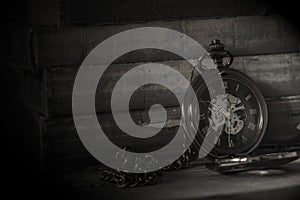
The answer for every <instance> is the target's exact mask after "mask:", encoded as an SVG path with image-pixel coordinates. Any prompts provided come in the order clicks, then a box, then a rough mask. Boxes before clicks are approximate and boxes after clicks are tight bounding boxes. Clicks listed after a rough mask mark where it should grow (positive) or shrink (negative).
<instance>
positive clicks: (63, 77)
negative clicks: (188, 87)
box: [47, 53, 300, 116]
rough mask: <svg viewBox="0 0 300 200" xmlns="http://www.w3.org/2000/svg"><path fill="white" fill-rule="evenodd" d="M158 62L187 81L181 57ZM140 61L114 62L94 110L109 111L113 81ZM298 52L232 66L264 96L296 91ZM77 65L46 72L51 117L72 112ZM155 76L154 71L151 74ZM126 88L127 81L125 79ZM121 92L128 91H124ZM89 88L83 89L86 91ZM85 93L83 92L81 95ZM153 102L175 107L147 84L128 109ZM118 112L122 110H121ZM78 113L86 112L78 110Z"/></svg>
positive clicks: (168, 95)
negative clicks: (249, 78)
mask: <svg viewBox="0 0 300 200" xmlns="http://www.w3.org/2000/svg"><path fill="white" fill-rule="evenodd" d="M161 63H162V64H165V65H168V66H170V67H172V68H174V69H175V70H177V71H179V72H180V73H181V74H182V75H183V76H185V77H186V78H187V79H188V80H189V79H190V75H191V71H192V67H191V65H190V64H189V63H188V62H186V61H183V60H177V61H165V62H161ZM138 64H142V63H134V64H115V65H112V66H111V67H110V68H109V69H108V71H107V72H106V73H105V74H104V76H103V79H102V80H101V83H100V87H98V91H97V93H96V110H97V112H110V94H111V92H112V89H113V88H114V85H115V83H116V82H117V81H118V80H119V78H120V77H121V76H122V75H123V74H124V73H126V72H127V71H128V70H129V69H132V68H133V67H135V66H137V65H138ZM299 65H300V54H299V53H290V54H276V55H260V56H242V57H236V58H235V60H234V63H233V65H232V67H233V68H235V69H238V70H241V71H242V72H244V73H246V74H247V75H248V76H250V77H251V78H252V79H253V80H254V81H255V82H256V83H257V85H258V86H259V88H260V89H261V91H262V92H263V94H264V96H265V97H276V96H286V95H294V94H299V92H300V90H299V85H300V77H299V76H297V74H299V73H300V68H299ZM99 67H101V66H99ZM77 70H78V67H64V68H55V69H51V70H48V71H47V79H48V101H49V102H48V109H49V113H50V114H52V115H53V116H69V115H71V114H72V110H71V105H72V104H71V103H72V101H71V98H72V96H71V95H72V89H73V83H74V79H75V76H76V72H77ZM159 73H160V74H164V75H165V77H166V79H167V80H169V81H170V83H175V84H176V85H177V86H178V87H176V92H179V93H180V92H182V93H184V91H185V88H184V87H183V84H181V83H180V82H178V80H177V79H176V78H175V77H173V76H172V75H170V74H168V73H167V72H163V71H161V72H159ZM152 76H155V73H154V74H152ZM127 84H128V88H129V87H130V86H131V84H132V83H131V82H130V81H128V83H127ZM123 92H124V94H126V93H127V92H128V91H126V90H124V91H123ZM87 93H89V91H86V94H87ZM83 95H85V94H83ZM155 103H162V104H163V105H164V106H166V107H174V106H178V105H179V104H178V101H177V99H176V98H174V95H173V94H172V93H171V92H170V91H169V90H168V89H167V88H165V87H161V86H158V85H148V86H145V87H141V88H140V89H138V90H137V91H136V92H135V93H134V95H133V97H132V99H131V105H130V108H131V109H132V110H138V109H140V110H143V109H146V108H149V106H151V105H153V104H155ZM121 111H122V110H121ZM82 114H90V113H85V111H84V110H83V111H82Z"/></svg>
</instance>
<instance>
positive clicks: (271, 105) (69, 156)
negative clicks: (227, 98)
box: [44, 95, 300, 167]
mask: <svg viewBox="0 0 300 200" xmlns="http://www.w3.org/2000/svg"><path fill="white" fill-rule="evenodd" d="M267 105H268V110H269V123H268V128H267V132H266V135H265V137H264V139H263V141H262V143H261V151H262V152H263V151H266V150H268V151H274V149H277V150H279V148H274V146H275V145H276V146H278V147H279V146H280V148H282V147H287V148H288V149H293V148H294V147H293V145H296V144H298V146H295V148H298V150H299V145H300V134H299V133H300V130H299V129H297V125H298V124H299V122H300V114H299V113H300V96H299V95H298V96H294V97H283V98H271V99H268V100H267ZM167 113H168V116H169V117H168V120H169V121H168V122H167V123H166V124H167V128H165V129H164V130H163V132H162V133H161V134H160V135H159V137H156V138H154V139H152V140H149V141H137V140H134V139H133V138H131V137H130V136H129V135H120V134H119V130H118V129H117V127H116V125H115V124H113V121H112V116H110V115H109V114H103V115H102V118H103V119H105V120H104V121H103V123H102V126H103V127H104V129H105V132H106V133H107V135H108V136H109V138H110V139H111V140H112V141H114V142H116V143H118V144H126V145H127V146H128V147H131V148H132V149H140V148H143V149H146V150H147V149H152V150H153V149H155V148H158V147H160V146H163V145H164V144H166V143H167V142H168V141H169V140H170V139H171V138H172V135H173V134H175V133H176V131H177V129H176V126H178V125H179V118H180V108H179V107H177V108H176V107H174V108H169V109H167ZM131 116H132V118H133V120H134V121H135V122H137V123H138V124H140V125H142V124H144V123H145V122H146V123H147V122H148V120H149V118H147V111H136V112H132V115H131ZM83 118H85V119H86V120H88V119H89V118H88V116H83ZM85 128H87V129H91V131H92V129H93V128H94V127H85ZM44 139H45V141H46V142H47V146H48V148H47V152H46V161H47V163H48V164H49V165H50V166H53V167H58V166H60V167H62V166H66V165H74V166H78V165H82V164H87V163H89V162H92V161H93V162H96V161H95V159H94V158H92V156H91V155H90V154H89V153H88V152H87V151H86V149H85V148H84V146H83V145H82V143H81V142H80V140H79V137H78V136H77V132H76V129H75V126H74V123H73V119H72V118H70V117H69V118H61V119H56V120H55V121H53V123H52V124H49V125H48V127H47V131H46V133H45V137H44ZM280 141H284V142H280ZM270 147H272V148H270ZM281 150H282V149H281Z"/></svg>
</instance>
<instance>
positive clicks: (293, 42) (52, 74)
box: [37, 0, 300, 167]
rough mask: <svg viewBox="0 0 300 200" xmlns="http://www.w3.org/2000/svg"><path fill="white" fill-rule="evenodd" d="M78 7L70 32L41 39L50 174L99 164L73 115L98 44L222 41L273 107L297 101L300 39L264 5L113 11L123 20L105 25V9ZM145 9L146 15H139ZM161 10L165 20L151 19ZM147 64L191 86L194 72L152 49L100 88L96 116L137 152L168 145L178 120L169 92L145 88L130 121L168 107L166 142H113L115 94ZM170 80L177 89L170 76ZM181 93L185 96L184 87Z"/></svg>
mask: <svg viewBox="0 0 300 200" xmlns="http://www.w3.org/2000/svg"><path fill="white" fill-rule="evenodd" d="M74 2H75V3H73V4H72V5H71V7H70V10H71V11H72V10H73V14H72V12H70V13H69V14H70V16H69V21H68V22H66V25H61V27H59V28H57V27H55V28H54V27H47V28H39V30H38V34H37V40H38V49H39V51H38V52H39V56H38V65H39V66H40V68H41V69H43V71H44V73H45V80H46V82H47V87H46V89H47V117H48V119H47V126H46V127H45V131H44V133H43V141H44V144H45V145H44V152H45V160H44V161H45V163H46V165H47V166H50V167H66V166H72V167H74V166H80V165H85V164H91V163H95V160H94V159H93V158H92V156H91V155H89V153H88V152H87V151H86V150H85V148H84V147H83V145H82V144H81V142H80V140H79V138H78V136H77V133H76V129H75V127H74V123H73V119H72V110H71V104H72V102H71V95H72V87H73V83H74V79H75V76H76V72H77V70H78V68H79V66H80V64H81V62H82V61H83V59H84V58H85V56H87V54H88V53H89V52H90V51H91V50H92V49H93V48H94V47H95V46H96V45H98V44H99V43H100V42H102V41H104V40H105V39H107V38H108V37H110V36H112V35H114V34H116V33H119V32H120V31H124V30H128V29H131V28H137V27H144V26H158V27H165V28H170V29H174V30H177V31H180V32H182V33H185V34H187V35H188V36H190V37H192V38H193V39H195V40H196V41H198V42H199V43H200V44H202V45H203V46H204V47H205V48H207V45H208V44H209V42H210V41H211V40H212V39H220V40H221V41H222V42H224V43H225V44H226V48H227V49H228V50H229V51H230V52H231V53H232V54H233V55H234V56H235V57H236V58H235V61H234V63H233V68H235V69H238V70H241V71H242V72H245V73H246V74H247V75H248V76H250V77H251V78H252V79H253V80H254V81H255V82H256V83H257V84H258V85H259V87H260V89H261V90H262V92H263V94H264V96H265V97H266V98H268V99H269V100H268V102H269V103H268V104H269V105H271V107H272V105H274V101H276V98H277V97H281V96H290V95H297V94H300V89H299V86H300V53H299V47H300V35H299V32H298V30H297V29H295V28H294V27H293V26H292V25H291V24H290V23H289V22H288V21H287V20H286V19H284V18H283V17H282V16H280V15H279V14H276V13H272V12H271V11H270V10H269V8H268V6H266V5H260V4H254V3H251V5H250V4H249V2H248V1H247V2H248V3H237V2H240V1H233V0H232V1H228V2H229V3H227V4H224V5H223V6H224V7H222V6H221V5H222V2H223V1H220V0H214V1H190V2H189V1H187V2H185V3H186V4H185V5H187V4H188V5H190V6H189V7H187V8H186V7H180V6H177V7H175V6H174V7H170V8H169V9H167V7H168V6H165V5H154V6H153V7H154V8H152V7H150V8H149V9H150V11H151V12H150V11H149V10H148V12H147V15H142V14H141V13H140V12H137V13H136V14H127V13H126V12H125V11H124V12H122V10H120V11H116V12H118V13H119V14H116V13H114V14H108V13H106V11H105V12H104V13H103V18H100V17H98V15H93V14H92V13H93V12H94V11H95V10H97V9H103V8H102V7H101V6H100V7H97V6H96V7H95V8H94V9H92V10H91V13H90V15H80V14H79V13H80V12H79V11H78V10H77V11H76V9H79V8H77V7H76V6H75V5H76V1H74ZM189 3H190V4H189ZM175 8H178V9H179V10H176V9H175ZM207 8H209V9H208V10H209V12H208V11H207ZM221 8H223V9H221ZM74 9H75V11H74ZM83 9H86V8H83ZM143 9H145V7H142V8H141V10H143ZM157 9H159V10H160V12H161V13H162V14H160V15H159V14H157V12H155V13H156V14H153V13H152V12H154V11H155V10H157ZM172 9H173V10H172ZM174 9H175V10H174ZM79 10H80V9H79ZM171 11H172V12H171ZM202 11H203V12H202ZM125 13H126V14H125ZM268 13H271V14H268ZM99 16H102V15H101V14H99ZM108 16H111V18H109V17H108ZM120 19H121V20H120ZM141 21H142V22H141ZM78 23H79V24H78ZM115 48H118V47H115ZM191 59H195V58H191ZM146 61H151V62H158V63H163V64H166V65H168V66H171V67H173V68H174V69H176V70H178V71H179V72H180V73H181V74H183V75H184V76H185V77H187V78H189V77H190V75H191V69H192V68H191V67H190V66H189V64H188V63H187V62H186V61H184V60H181V59H180V58H178V57H177V56H174V55H173V54H170V53H167V52H162V51H158V50H152V49H147V50H141V51H136V52H132V53H129V54H126V55H124V56H122V57H120V58H119V59H118V60H116V61H115V62H114V63H113V64H112V65H111V66H110V68H109V71H108V72H107V73H105V76H104V77H103V79H102V80H101V81H102V82H101V84H100V85H101V87H98V91H97V94H96V100H97V101H96V110H97V113H98V115H99V116H101V118H103V119H105V120H103V125H104V127H105V129H106V130H107V131H108V132H109V134H111V135H112V138H113V139H114V140H116V141H121V142H125V143H127V144H128V145H129V146H131V147H133V148H151V147H152V146H155V145H159V144H160V143H163V142H164V141H167V140H168V138H169V137H171V136H172V132H174V131H176V126H178V118H179V116H180V109H179V105H178V102H177V101H176V100H174V98H173V96H172V93H170V91H168V90H167V89H166V88H163V87H158V86H156V85H149V86H146V87H142V88H140V89H139V90H138V92H137V94H136V95H135V97H134V98H132V102H131V109H132V110H133V111H132V117H133V118H134V120H135V121H136V122H137V123H138V124H144V123H147V122H148V120H149V117H148V115H147V109H148V108H149V106H151V105H152V104H153V103H154V102H156V103H157V102H163V104H164V106H165V107H166V108H167V110H168V123H167V126H168V127H169V128H168V129H166V131H165V132H166V134H163V137H162V138H161V139H160V140H159V141H157V140H153V141H151V142H150V143H142V144H141V143H136V141H133V140H132V139H131V138H129V137H124V136H118V134H113V133H114V132H117V131H118V130H117V127H115V125H114V123H113V122H112V121H113V120H112V116H111V114H110V109H109V108H110V98H109V95H110V94H111V90H112V89H113V87H114V84H115V83H116V81H117V80H118V79H119V78H120V77H121V76H122V75H123V74H124V73H126V71H128V70H129V69H131V68H133V67H135V66H137V65H139V64H141V63H143V62H146ZM102 64H103V63H102ZM99 67H101V63H99ZM162 73H164V72H162ZM166 78H167V79H168V80H170V81H172V77H170V76H168V74H166ZM128 86H130V83H129V82H128ZM178 90H179V91H182V92H184V88H181V86H180V84H179V85H178ZM86 92H87V93H88V92H89V91H86ZM124 92H126V91H124ZM82 95H84V94H82ZM274 99H275V100H274ZM299 102H300V101H297V103H296V105H295V106H294V107H293V108H294V109H295V110H296V111H297V112H298V111H300V106H299ZM89 114H90V113H85V112H83V113H82V117H85V118H87V119H88V117H89ZM120 114H122V110H120ZM86 128H91V129H92V128H93V127H86Z"/></svg>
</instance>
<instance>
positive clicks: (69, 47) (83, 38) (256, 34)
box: [39, 16, 300, 68]
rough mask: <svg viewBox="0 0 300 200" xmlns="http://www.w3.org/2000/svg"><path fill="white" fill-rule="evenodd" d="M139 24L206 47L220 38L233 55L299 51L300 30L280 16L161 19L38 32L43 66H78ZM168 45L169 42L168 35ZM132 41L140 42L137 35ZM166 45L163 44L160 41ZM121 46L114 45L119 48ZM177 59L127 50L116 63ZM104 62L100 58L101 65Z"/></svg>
mask: <svg viewBox="0 0 300 200" xmlns="http://www.w3.org/2000/svg"><path fill="white" fill-rule="evenodd" d="M139 27H164V28H170V29H174V30H177V31H179V32H182V33H185V34H186V35H188V36H190V37H192V38H193V39H195V40H196V41H198V42H199V43H200V44H201V45H203V46H204V47H205V48H207V45H208V43H209V42H210V41H211V40H212V39H216V38H218V39H221V40H222V41H223V42H224V43H225V44H226V47H227V49H228V50H229V51H231V52H232V53H233V54H234V55H236V56H237V55H239V56H241V55H254V54H255V55H258V54H274V53H286V52H295V51H298V50H299V41H300V37H299V32H298V31H297V30H296V29H295V28H294V27H293V26H292V25H291V24H289V22H288V21H285V20H284V19H283V18H281V17H279V16H247V17H234V18H222V19H207V20H186V21H168V22H164V21H158V22H148V23H143V24H130V25H112V26H76V27H65V28H60V29H45V30H40V32H39V43H40V62H39V64H40V65H41V66H43V67H47V68H52V67H56V66H78V65H80V64H81V63H82V61H83V59H84V58H85V56H86V55H87V54H88V53H89V52H90V51H91V50H92V49H93V48H94V47H95V46H97V45H98V44H99V43H101V42H102V41H104V40H105V39H107V38H108V37H110V36H113V35H115V34H117V33H119V32H121V31H125V30H128V29H132V28H139ZM165 37H166V44H167V43H169V42H170V41H168V36H165ZM131 40H132V41H130V42H129V44H132V45H134V44H135V43H137V42H138V41H135V40H134V38H132V39H131ZM160 45H164V44H160ZM118 48H119V47H118V46H115V47H113V49H112V51H113V52H114V49H118ZM174 59H178V56H175V55H173V54H170V53H164V52H160V51H155V50H151V49H146V50H139V51H136V52H133V53H128V54H125V55H124V56H122V57H121V58H119V59H118V60H117V61H116V62H119V63H128V62H143V61H147V62H148V61H165V60H174ZM191 59H194V58H191ZM101 62H103V61H99V64H103V63H101Z"/></svg>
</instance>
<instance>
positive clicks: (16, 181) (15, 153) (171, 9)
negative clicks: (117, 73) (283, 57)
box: [1, 0, 299, 199]
mask: <svg viewBox="0 0 300 200" xmlns="http://www.w3.org/2000/svg"><path fill="white" fill-rule="evenodd" d="M41 2H43V1H7V2H5V3H3V4H2V5H1V19H2V20H1V23H2V27H1V38H2V41H1V47H2V49H3V51H2V54H1V65H2V66H1V67H2V73H1V75H2V76H1V82H2V85H3V86H4V87H3V89H2V99H4V103H3V104H2V107H3V109H2V110H4V113H3V114H2V119H3V122H4V123H3V125H2V139H1V141H2V143H3V144H2V145H1V146H2V148H3V149H2V156H3V159H2V162H1V163H2V166H3V167H4V169H3V170H2V173H3V176H2V177H4V178H3V179H2V183H3V184H4V190H5V193H7V195H9V197H11V198H12V197H16V196H18V195H21V196H22V197H23V198H25V197H31V198H32V197H35V198H49V199H50V198H62V197H65V196H68V197H72V198H78V197H80V194H75V193H76V191H71V192H70V191H68V189H67V188H62V187H60V186H59V184H57V180H52V179H51V178H50V177H49V176H48V175H45V173H42V172H44V164H43V163H42V162H43V159H42V158H41V157H43V155H42V154H43V153H42V152H41V151H42V150H41V149H40V143H41V141H42V142H43V138H41V137H40V134H41V132H43V128H44V126H45V122H46V123H47V120H48V119H47V118H48V117H49V116H48V114H49V113H48V111H47V108H46V107H47V105H45V104H46V99H47V97H45V96H47V94H45V91H43V88H42V86H43V84H44V82H43V81H44V79H43V78H44V76H45V75H44V71H43V68H40V64H39V62H38V61H36V60H35V54H36V51H39V49H33V48H29V46H30V45H29V43H30V44H32V43H35V42H36V41H34V40H35V38H34V37H33V36H32V32H33V34H36V33H39V31H38V30H42V32H43V31H45V30H49V29H50V30H52V29H54V31H55V29H61V28H64V27H72V26H74V27H77V26H96V25H97V26H98V25H100V26H101V25H112V24H130V23H137V22H138V23H140V22H148V21H160V20H162V21H172V20H182V19H198V18H199V16H204V17H202V19H210V18H216V17H217V18H219V17H220V16H222V17H224V16H225V17H234V16H248V15H260V16H264V15H272V14H276V15H280V16H283V17H284V18H286V19H287V20H288V21H289V22H291V23H292V24H293V25H294V26H295V27H297V28H299V22H298V21H299V20H298V19H299V16H298V13H299V11H298V8H299V6H298V5H297V2H296V1H291V0H287V1H217V0H215V1H193V0H188V1H171V0H166V1H139V0H128V1H93V0H89V1H82V2H80V1H70V2H71V3H70V2H67V1H61V2H62V4H61V6H62V7H61V9H60V14H59V15H57V14H56V13H55V12H57V10H56V9H55V4H53V3H51V1H45V2H43V3H41ZM83 2H84V3H83ZM199 2H201V3H203V4H207V6H206V9H204V10H203V9H202V10H201V7H199ZM220 2H226V3H225V4H227V6H224V5H222V6H221V5H220ZM68 10H69V11H70V10H71V11H72V12H70V13H69V14H68V12H67V11H68ZM64 11H66V14H64ZM200 14H201V15H200ZM200 19H201V17H200ZM16 30H17V31H16ZM28 30H29V31H28ZM74 59H79V61H80V59H82V58H80V57H79V58H74ZM52 117H53V116H51V118H52ZM40 193H43V194H42V195H41V194H40ZM3 195H4V194H3Z"/></svg>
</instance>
